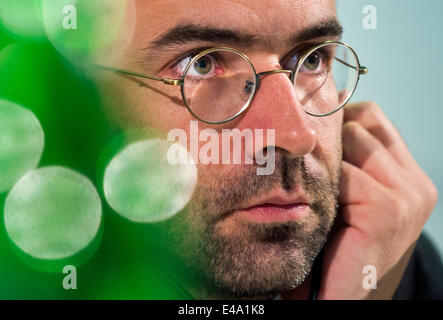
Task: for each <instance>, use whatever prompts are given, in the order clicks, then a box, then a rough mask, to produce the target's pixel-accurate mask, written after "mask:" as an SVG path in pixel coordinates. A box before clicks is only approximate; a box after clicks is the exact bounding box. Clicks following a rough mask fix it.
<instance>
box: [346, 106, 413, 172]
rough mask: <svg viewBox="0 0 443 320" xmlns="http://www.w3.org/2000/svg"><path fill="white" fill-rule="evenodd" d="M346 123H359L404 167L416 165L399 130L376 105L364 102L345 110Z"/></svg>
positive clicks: (347, 107)
mask: <svg viewBox="0 0 443 320" xmlns="http://www.w3.org/2000/svg"><path fill="white" fill-rule="evenodd" d="M344 121H345V122H346V121H357V122H358V123H360V124H361V125H362V126H363V127H364V128H365V129H366V130H368V131H369V132H370V133H371V134H372V135H373V136H374V137H375V138H377V139H378V140H379V141H380V142H381V143H382V144H383V145H384V146H385V148H386V149H387V150H388V151H389V153H391V155H392V157H393V158H394V159H395V160H396V161H397V162H398V163H399V164H400V165H402V166H403V167H407V166H408V165H409V164H411V163H415V161H414V160H413V158H412V155H411V154H410V152H409V150H408V147H407V145H406V143H405V141H404V139H403V138H402V136H401V135H400V133H399V132H398V130H397V128H395V126H394V125H393V124H392V122H391V121H390V120H389V119H388V118H387V117H386V115H385V114H384V113H383V111H382V109H381V108H380V107H379V106H378V105H377V104H375V103H372V102H362V103H358V104H353V105H348V106H345V108H344Z"/></svg>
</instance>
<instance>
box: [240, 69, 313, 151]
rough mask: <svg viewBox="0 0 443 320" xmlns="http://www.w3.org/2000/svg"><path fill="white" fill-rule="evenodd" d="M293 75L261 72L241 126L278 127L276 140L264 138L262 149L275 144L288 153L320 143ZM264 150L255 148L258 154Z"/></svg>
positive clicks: (309, 149) (253, 127)
mask: <svg viewBox="0 0 443 320" xmlns="http://www.w3.org/2000/svg"><path fill="white" fill-rule="evenodd" d="M291 76H292V74H291V73H288V72H286V71H285V70H283V71H282V72H278V70H277V71H269V72H262V73H260V74H258V78H259V79H260V81H259V84H260V85H259V86H258V87H257V91H256V94H255V97H254V100H253V101H252V104H251V105H250V107H249V109H248V110H247V112H246V113H245V114H244V116H243V118H242V121H241V126H242V127H245V128H250V129H253V130H254V129H264V130H267V131H269V129H274V130H275V141H274V142H272V141H265V143H264V146H263V148H266V147H271V146H272V147H275V149H276V151H277V150H284V151H285V153H287V154H288V155H289V156H292V157H299V156H303V155H306V154H309V153H311V152H312V151H313V150H314V148H315V146H316V144H317V133H316V132H315V130H314V126H313V119H312V117H311V116H309V115H308V114H307V113H306V112H305V111H304V110H303V107H302V105H301V104H300V102H299V101H298V100H297V97H296V94H295V90H294V85H293V82H292V81H291V78H290V77H291ZM258 151H261V150H257V149H256V150H255V153H257V152H258Z"/></svg>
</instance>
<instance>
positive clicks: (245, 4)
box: [134, 0, 336, 40]
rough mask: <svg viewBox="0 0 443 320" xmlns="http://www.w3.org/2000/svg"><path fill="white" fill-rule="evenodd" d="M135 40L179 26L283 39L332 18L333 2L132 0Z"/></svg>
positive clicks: (298, 0) (333, 13)
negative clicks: (187, 25)
mask: <svg viewBox="0 0 443 320" xmlns="http://www.w3.org/2000/svg"><path fill="white" fill-rule="evenodd" d="M134 4H135V9H136V10H135V14H136V17H135V21H136V28H135V29H136V30H135V37H136V39H138V40H143V39H145V40H149V39H152V38H153V37H156V36H158V35H159V34H161V33H162V32H164V30H166V29H170V28H171V27H173V26H175V25H178V24H186V23H190V24H200V25H205V26H214V27H217V28H222V29H236V30H240V31H246V32H247V33H249V34H259V35H261V36H263V37H279V36H281V37H282V38H283V37H286V36H287V35H289V34H293V33H294V32H296V31H298V30H302V29H304V28H306V27H308V26H309V25H312V24H315V23H316V22H320V21H323V20H325V19H330V18H334V17H335V16H336V13H335V2H334V0H260V1H250V0H190V1H183V0H148V1H146V0H134Z"/></svg>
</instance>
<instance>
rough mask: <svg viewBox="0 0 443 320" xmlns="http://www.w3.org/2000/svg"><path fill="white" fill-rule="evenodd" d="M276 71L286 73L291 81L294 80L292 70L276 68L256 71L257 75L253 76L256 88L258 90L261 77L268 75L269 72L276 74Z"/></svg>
mask: <svg viewBox="0 0 443 320" xmlns="http://www.w3.org/2000/svg"><path fill="white" fill-rule="evenodd" d="M278 73H286V74H288V76H289V78H290V79H291V81H292V82H294V76H295V72H294V71H292V70H285V69H278V70H270V71H263V72H260V73H257V75H256V77H255V78H256V89H257V90H258V89H259V88H260V83H261V78H262V77H264V76H268V75H271V74H278Z"/></svg>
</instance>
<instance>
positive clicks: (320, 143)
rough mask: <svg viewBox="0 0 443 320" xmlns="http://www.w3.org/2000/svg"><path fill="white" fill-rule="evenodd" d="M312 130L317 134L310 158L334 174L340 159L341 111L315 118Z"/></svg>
mask: <svg viewBox="0 0 443 320" xmlns="http://www.w3.org/2000/svg"><path fill="white" fill-rule="evenodd" d="M313 121H314V130H315V132H316V134H317V146H316V148H315V149H314V150H313V152H312V154H311V156H312V158H313V161H315V162H316V163H317V165H320V166H322V167H325V169H326V170H327V171H328V172H330V173H331V172H336V171H337V170H338V168H339V167H340V165H341V158H342V138H341V132H342V123H343V111H342V110H340V111H338V112H336V113H334V114H332V115H330V116H328V117H325V118H315V119H314V120H313Z"/></svg>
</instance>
